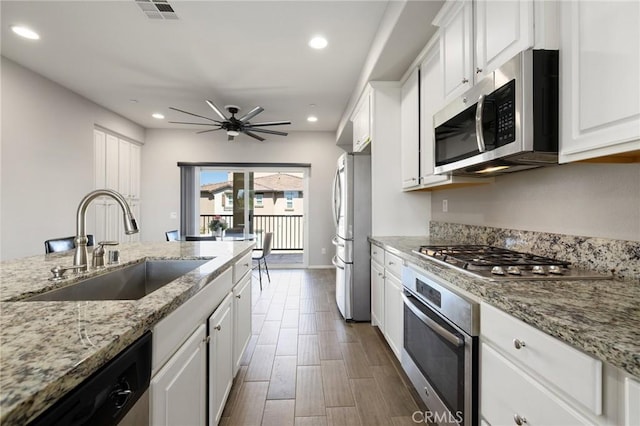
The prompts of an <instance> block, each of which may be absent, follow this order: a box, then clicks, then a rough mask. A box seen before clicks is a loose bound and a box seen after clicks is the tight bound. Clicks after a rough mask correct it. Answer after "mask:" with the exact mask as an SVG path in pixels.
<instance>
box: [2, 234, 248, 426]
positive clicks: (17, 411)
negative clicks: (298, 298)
mask: <svg viewBox="0 0 640 426" xmlns="http://www.w3.org/2000/svg"><path fill="white" fill-rule="evenodd" d="M253 245H254V243H253V242H170V243H167V242H162V243H125V244H121V245H120V246H119V249H120V263H119V264H117V265H107V267H106V268H105V269H102V270H99V271H88V272H87V273H85V274H81V275H80V276H76V275H71V276H70V277H69V278H67V279H65V280H63V281H61V282H57V283H53V282H51V281H48V278H49V277H50V276H51V272H49V271H50V269H51V268H52V267H53V266H55V265H63V266H69V265H71V264H72V260H73V252H72V251H69V252H62V253H52V254H48V255H40V256H31V257H27V258H22V259H17V260H12V261H5V262H2V263H0V423H1V424H3V425H9V424H25V423H27V422H28V421H30V420H32V419H34V418H35V417H37V416H38V414H40V413H41V412H43V411H44V410H45V409H46V408H48V407H49V406H51V405H52V404H53V403H54V402H56V401H57V400H58V399H59V398H60V397H62V396H63V395H65V394H66V393H67V392H68V391H70V390H71V389H73V388H74V387H76V386H77V385H78V384H79V383H81V382H82V381H83V380H84V379H85V378H87V377H88V376H90V375H91V374H92V373H93V372H95V371H96V370H98V369H99V368H100V367H101V366H103V365H104V364H105V363H107V362H108V361H109V360H111V359H112V358H113V357H114V356H115V355H117V354H118V353H120V352H121V351H122V350H123V349H125V348H126V347H127V346H129V345H130V344H131V343H133V342H134V341H135V340H136V339H138V338H139V337H141V336H142V335H143V334H144V333H145V332H147V331H149V330H151V329H152V328H153V326H154V325H155V324H156V323H157V322H158V321H160V320H161V319H162V318H164V317H165V316H167V315H168V314H169V313H171V312H172V311H174V310H175V309H176V308H177V307H178V306H180V305H181V304H182V303H184V302H185V301H186V300H188V299H189V298H190V297H192V296H193V295H195V294H196V293H197V292H198V291H200V290H201V289H202V288H203V287H204V286H206V285H208V284H209V283H210V282H211V281H212V280H213V279H214V278H216V277H217V276H218V275H219V274H220V273H221V272H223V271H225V270H227V269H228V268H230V267H231V266H232V265H233V263H234V262H235V261H237V260H238V259H240V258H241V257H242V256H244V255H245V254H246V253H248V252H249V251H251V249H252V248H253ZM145 259H211V260H210V261H209V262H206V263H205V264H204V265H202V266H200V267H198V268H196V269H195V270H193V271H191V272H189V273H187V274H185V275H183V276H182V277H180V278H178V279H176V280H174V281H172V282H171V283H169V284H167V285H165V286H164V287H162V288H160V289H158V290H156V291H154V292H153V293H151V294H149V295H147V296H145V297H143V298H141V299H139V300H117V301H80V302H78V301H75V302H28V301H22V299H25V298H27V297H29V296H30V295H33V294H37V293H42V292H44V291H47V290H50V289H52V288H56V287H60V286H66V285H69V284H72V283H74V282H76V281H79V280H81V279H84V278H87V277H90V276H94V275H99V274H102V273H105V272H107V271H109V270H112V269H117V268H123V267H125V266H127V265H130V264H134V263H138V262H142V261H144V260H145ZM67 274H69V272H67Z"/></svg>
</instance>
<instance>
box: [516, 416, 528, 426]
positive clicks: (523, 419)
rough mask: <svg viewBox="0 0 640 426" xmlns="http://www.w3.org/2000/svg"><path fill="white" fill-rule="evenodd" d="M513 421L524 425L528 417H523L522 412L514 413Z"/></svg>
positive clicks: (519, 425) (520, 425)
mask: <svg viewBox="0 0 640 426" xmlns="http://www.w3.org/2000/svg"><path fill="white" fill-rule="evenodd" d="M513 421H514V422H516V424H517V425H518V426H522V425H523V424H525V423H526V422H527V419H526V418H525V417H522V416H521V415H520V414H514V415H513Z"/></svg>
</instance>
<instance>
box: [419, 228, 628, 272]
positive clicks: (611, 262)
mask: <svg viewBox="0 0 640 426" xmlns="http://www.w3.org/2000/svg"><path fill="white" fill-rule="evenodd" d="M429 236H430V238H431V239H438V240H447V241H453V242H457V243H460V244H488V245H492V246H496V247H503V248H507V249H510V250H515V251H522V252H527V253H533V254H537V255H539V256H546V257H552V258H557V259H562V260H566V261H569V262H571V263H572V264H573V265H574V266H576V267H579V268H584V269H590V270H593V271H598V272H602V273H613V274H614V276H615V277H616V278H619V279H624V280H634V281H638V282H640V242H637V241H624V240H613V239H607V238H594V237H582V236H573V235H564V234H553V233H546V232H534V231H520V230H517V229H506V228H494V227H490V226H479V225H465V224H460V223H448V222H436V221H431V222H430V223H429Z"/></svg>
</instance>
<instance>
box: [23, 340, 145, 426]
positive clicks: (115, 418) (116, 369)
mask: <svg viewBox="0 0 640 426" xmlns="http://www.w3.org/2000/svg"><path fill="white" fill-rule="evenodd" d="M150 379H151V332H147V333H146V334H144V335H143V336H142V337H140V338H139V339H138V340H136V341H135V342H134V343H132V344H131V345H129V346H128V347H127V348H126V349H124V350H123V351H122V352H120V353H119V354H118V355H116V357H115V358H114V359H112V360H111V361H109V363H108V364H106V365H105V366H103V367H102V368H101V369H100V370H98V371H97V372H95V373H94V374H93V375H92V376H91V377H89V378H88V379H86V380H85V381H84V382H82V383H80V384H79V385H78V386H77V387H76V388H75V389H73V390H72V391H70V392H69V393H68V394H67V395H65V396H64V397H62V399H61V400H60V401H58V402H56V403H55V404H54V405H53V406H52V407H50V408H49V409H48V410H47V411H45V412H44V413H43V414H41V415H40V416H39V417H37V418H36V419H35V420H34V421H33V422H31V423H30V424H31V425H34V426H44V425H65V426H66V425H69V426H71V425H92V426H93V425H99V426H101V425H104V426H106V425H120V426H124V425H128V424H130V425H148V424H149V394H148V391H147V389H148V388H149V380H150Z"/></svg>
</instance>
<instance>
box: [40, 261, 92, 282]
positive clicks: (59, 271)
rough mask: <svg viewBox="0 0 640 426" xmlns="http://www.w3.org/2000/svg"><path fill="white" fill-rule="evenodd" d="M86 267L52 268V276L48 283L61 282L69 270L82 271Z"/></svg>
mask: <svg viewBox="0 0 640 426" xmlns="http://www.w3.org/2000/svg"><path fill="white" fill-rule="evenodd" d="M86 266H87V265H77V266H67V267H64V266H60V265H57V266H54V267H53V268H51V273H52V274H53V276H52V277H51V278H49V281H60V280H63V279H65V278H67V277H65V276H64V273H65V272H67V271H69V270H73V271H75V270H77V269H82V268H84V267H86Z"/></svg>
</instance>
